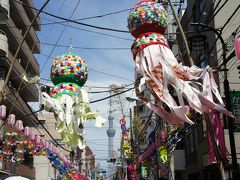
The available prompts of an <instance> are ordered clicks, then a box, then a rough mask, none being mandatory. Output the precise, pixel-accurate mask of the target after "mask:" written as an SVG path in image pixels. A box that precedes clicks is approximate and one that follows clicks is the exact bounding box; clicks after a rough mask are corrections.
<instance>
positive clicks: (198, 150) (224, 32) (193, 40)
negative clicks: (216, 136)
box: [177, 0, 240, 179]
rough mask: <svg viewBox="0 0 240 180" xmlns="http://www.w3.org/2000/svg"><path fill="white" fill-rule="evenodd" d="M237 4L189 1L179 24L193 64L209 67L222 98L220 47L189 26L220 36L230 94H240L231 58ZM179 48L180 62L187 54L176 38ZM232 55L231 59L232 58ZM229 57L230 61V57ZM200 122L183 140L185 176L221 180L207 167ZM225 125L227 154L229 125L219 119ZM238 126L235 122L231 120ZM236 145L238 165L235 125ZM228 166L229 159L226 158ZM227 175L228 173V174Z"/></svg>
mask: <svg viewBox="0 0 240 180" xmlns="http://www.w3.org/2000/svg"><path fill="white" fill-rule="evenodd" d="M238 6H239V1H237V0H232V1H229V2H228V1H224V2H221V1H213V0H211V1H205V0H192V1H187V8H186V10H185V13H184V15H183V18H182V19H181V24H182V26H183V29H184V31H185V32H187V33H186V37H187V40H188V44H189V47H190V51H191V55H192V58H193V60H194V64H195V65H196V66H198V67H201V68H203V67H206V66H207V65H209V66H210V67H212V68H213V69H215V71H216V72H215V73H214V78H215V81H216V82H217V84H218V85H219V89H220V93H221V95H222V97H223V99H224V98H225V96H224V86H223V80H224V71H223V70H224V69H223V66H221V65H222V63H223V58H222V55H223V51H222V44H221V43H220V41H219V40H218V37H217V36H216V33H214V31H213V30H211V29H209V28H203V26H199V25H192V23H195V24H196V23H202V24H206V25H207V26H210V27H212V28H213V29H214V30H218V32H220V33H221V36H222V38H223V39H224V43H225V45H226V47H227V49H226V55H227V56H226V57H227V59H228V60H229V61H228V63H227V69H228V72H227V74H228V80H229V82H230V91H239V88H240V86H239V83H238V82H239V77H238V76H236V74H238V70H237V66H238V65H239V62H237V61H236V58H235V56H234V54H233V53H234V39H235V37H237V35H238V34H239V32H240V31H239V23H240V21H239V18H238V13H239V9H237V7H238ZM177 40H178V44H179V46H180V49H181V50H182V55H183V60H184V59H187V57H186V50H185V47H184V45H183V42H182V39H181V36H178V37H177ZM232 54H233V55H232ZM231 56H232V57H231ZM194 118H195V120H197V121H199V122H200V123H199V125H198V126H197V128H195V129H194V130H193V132H192V133H190V134H189V135H188V136H187V137H186V138H185V155H186V174H187V178H188V179H220V172H219V169H218V167H217V165H216V164H210V163H209V161H208V155H209V143H208V138H207V127H206V123H205V121H204V120H203V119H202V117H199V116H198V117H197V116H195V117H194ZM221 120H222V123H223V125H224V136H225V144H226V146H227V150H228V152H229V153H230V152H231V150H230V141H229V133H228V124H227V122H226V121H225V120H224V118H223V117H222V118H221ZM234 121H235V122H237V120H236V119H235V120H234ZM235 126H236V128H235V130H236V132H235V133H234V136H235V144H236V147H235V148H236V151H237V161H238V164H239V163H240V161H239V158H240V156H239V155H240V154H239V153H240V151H239V150H240V149H239V148H240V144H239V140H238V139H239V132H237V131H238V129H239V128H238V127H239V125H238V124H237V123H235ZM229 160H230V163H231V157H229ZM228 172H229V173H228ZM225 173H226V177H227V178H230V176H231V173H230V171H229V170H228V169H227V168H225Z"/></svg>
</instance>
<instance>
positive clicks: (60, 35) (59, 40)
mask: <svg viewBox="0 0 240 180" xmlns="http://www.w3.org/2000/svg"><path fill="white" fill-rule="evenodd" d="M79 3H80V0H78V2H77V4H76V6H75V8H74V10H73V12H72V13H71V15H70V19H71V18H72V16H73V14H74V13H75V11H76V9H77V7H78V5H79ZM66 28H67V24H66V25H65V26H64V28H63V30H62V32H61V34H60V36H59V37H58V39H57V41H56V42H55V44H54V46H53V48H52V50H51V52H50V54H49V55H48V58H47V59H46V61H45V63H44V65H43V67H42V69H41V72H42V70H43V69H44V67H45V66H46V64H47V61H48V60H49V58H50V57H51V55H52V53H53V51H54V50H55V47H56V45H57V44H58V42H59V41H60V39H61V37H62V35H63V33H64V32H65V30H66Z"/></svg>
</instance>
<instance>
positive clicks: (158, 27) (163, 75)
mask: <svg viewBox="0 0 240 180" xmlns="http://www.w3.org/2000/svg"><path fill="white" fill-rule="evenodd" d="M166 28H167V13H166V11H165V9H164V8H163V6H162V5H161V4H160V3H157V2H155V1H154V0H143V1H141V2H139V3H138V4H136V5H135V6H134V7H133V8H132V9H131V10H130V14H129V16H128V29H129V31H130V32H131V34H132V35H133V36H134V37H135V38H136V39H135V41H134V42H133V44H132V47H131V50H132V54H133V58H134V61H135V64H136V66H135V72H136V74H135V78H136V83H135V84H136V94H137V96H138V97H139V98H140V99H141V100H142V101H143V102H144V103H145V104H146V105H147V106H148V107H149V108H150V109H152V110H153V111H154V113H156V114H157V115H159V116H160V117H162V118H163V120H165V121H167V122H168V123H170V124H173V125H176V126H182V125H183V124H184V123H185V122H187V123H189V124H193V122H192V121H191V120H190V118H189V117H188V113H189V112H190V110H192V109H195V111H197V112H199V113H201V114H202V113H205V112H206V113H209V111H210V110H211V109H215V110H217V111H220V112H223V113H224V114H225V115H227V116H232V113H231V112H229V111H227V110H226V109H225V108H224V103H223V101H222V98H221V96H220V94H219V92H218V86H217V85H216V83H215V81H214V77H213V74H212V69H211V68H210V67H209V66H207V67H206V68H204V69H201V68H198V67H196V66H192V67H187V66H183V65H182V64H179V63H178V61H177V60H176V58H175V57H174V55H173V53H172V51H171V50H170V48H169V46H168V42H167V39H166V37H165V36H164V32H165V29H166ZM201 80H202V84H201V83H200V82H201ZM145 89H148V90H149V91H150V92H151V94H152V95H153V96H154V97H155V99H156V105H155V104H153V103H152V102H151V101H150V99H148V98H147V97H146V96H144V93H143V91H144V90H145ZM170 90H174V91H175V93H176V95H177V97H178V101H177V102H176V101H175V99H174V98H173V97H172V95H171V94H170V93H169V91H170ZM213 94H214V95H213ZM213 96H215V97H213ZM215 99H216V101H217V102H214V100H215Z"/></svg>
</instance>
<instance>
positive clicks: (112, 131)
mask: <svg viewBox="0 0 240 180" xmlns="http://www.w3.org/2000/svg"><path fill="white" fill-rule="evenodd" d="M111 95H112V89H111V90H110V96H111ZM109 104H110V110H109V115H108V130H107V135H108V159H110V158H113V138H114V136H115V129H114V128H113V119H114V117H113V115H112V99H111V98H110V103H109ZM112 171H113V164H112V162H110V163H109V164H108V179H110V178H111V176H110V175H111V174H112Z"/></svg>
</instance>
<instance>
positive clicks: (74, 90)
mask: <svg viewBox="0 0 240 180" xmlns="http://www.w3.org/2000/svg"><path fill="white" fill-rule="evenodd" d="M87 77H88V69H87V65H86V62H85V61H84V60H83V59H82V58H81V57H79V56H77V55H76V54H72V53H65V54H63V55H62V56H58V57H56V58H55V59H54V60H53V63H52V67H51V80H52V82H53V84H54V85H55V87H54V88H53V89H52V90H51V92H50V96H49V95H48V94H47V93H44V92H43V93H42V96H43V100H44V109H45V110H46V111H50V112H54V114H55V117H56V119H57V126H56V130H57V131H58V132H59V133H60V134H61V137H62V141H63V142H65V143H66V145H67V146H68V147H69V149H74V148H76V146H78V147H79V148H80V149H83V144H84V141H83V137H82V133H81V132H80V131H79V128H78V127H79V125H80V124H81V125H82V124H83V123H84V122H85V121H86V120H87V119H96V126H99V127H101V126H102V125H103V123H104V122H105V119H103V118H101V117H100V116H99V115H98V114H97V113H92V112H91V110H90V106H89V102H88V97H87V93H86V92H85V91H84V90H83V89H81V87H82V86H83V85H84V83H85V82H86V81H87Z"/></svg>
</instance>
